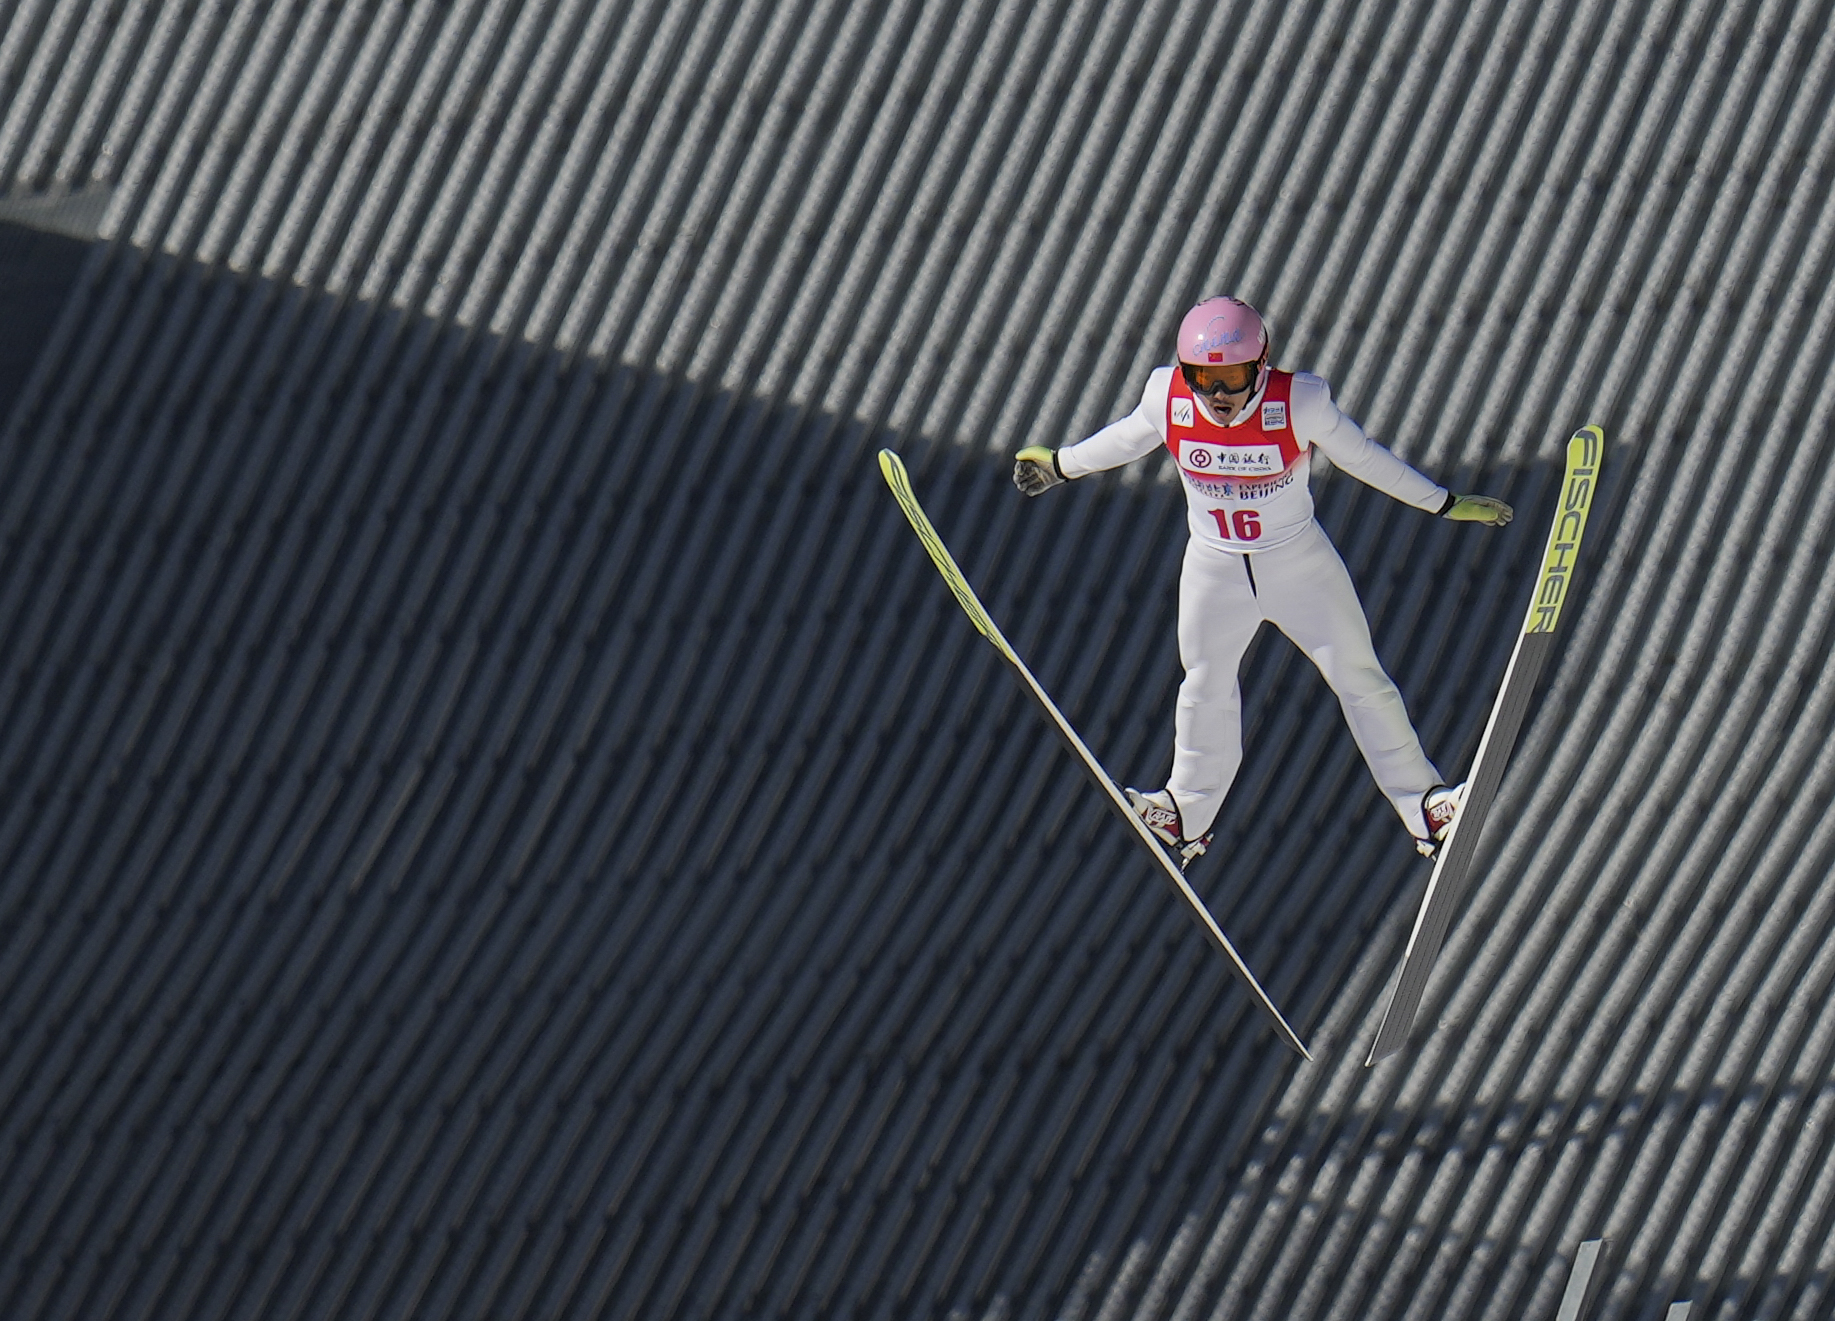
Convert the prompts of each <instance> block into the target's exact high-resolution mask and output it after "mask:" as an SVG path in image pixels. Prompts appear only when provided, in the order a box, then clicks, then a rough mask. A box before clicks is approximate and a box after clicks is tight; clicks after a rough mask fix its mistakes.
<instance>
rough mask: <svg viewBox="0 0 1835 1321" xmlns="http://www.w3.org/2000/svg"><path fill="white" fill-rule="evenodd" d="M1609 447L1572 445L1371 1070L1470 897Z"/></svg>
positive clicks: (1398, 1030)
mask: <svg viewBox="0 0 1835 1321" xmlns="http://www.w3.org/2000/svg"><path fill="white" fill-rule="evenodd" d="M1605 447H1606V435H1605V432H1603V431H1602V430H1600V429H1599V428H1598V427H1596V426H1588V427H1582V428H1581V429H1580V430H1579V431H1576V432H1575V433H1574V435H1573V438H1572V439H1571V440H1569V441H1568V442H1567V473H1566V476H1565V477H1564V478H1563V480H1562V482H1561V499H1560V503H1559V504H1558V505H1557V506H1556V507H1555V519H1554V526H1553V527H1552V528H1551V529H1549V533H1548V548H1547V549H1546V550H1545V551H1544V552H1543V554H1542V571H1541V573H1540V574H1539V575H1538V576H1537V578H1536V587H1535V594H1534V595H1533V596H1531V597H1530V599H1529V613H1528V616H1527V617H1526V618H1525V619H1524V621H1523V629H1522V632H1520V633H1518V634H1517V639H1516V649H1515V650H1514V651H1512V652H1511V653H1510V664H1509V666H1508V667H1507V668H1506V669H1505V670H1504V682H1503V685H1502V687H1500V688H1499V689H1498V693H1497V700H1496V702H1494V703H1493V704H1492V706H1491V718H1490V720H1489V721H1487V722H1486V724H1485V732H1484V737H1483V738H1481V739H1480V740H1479V742H1478V755H1477V756H1475V757H1474V758H1473V759H1472V772H1471V775H1470V776H1469V777H1467V781H1466V790H1465V799H1464V801H1463V802H1461V803H1460V805H1459V813H1458V815H1457V816H1455V817H1454V818H1453V829H1452V833H1451V834H1450V835H1448V836H1447V839H1446V842H1445V843H1444V844H1442V845H1441V847H1440V856H1439V858H1438V860H1437V861H1436V862H1435V863H1434V874H1433V876H1432V877H1431V878H1430V879H1429V880H1428V882H1427V893H1426V894H1424V895H1422V896H1421V911H1420V912H1419V913H1417V914H1416V915H1415V920H1414V930H1413V931H1412V932H1410V933H1409V936H1408V948H1407V949H1406V950H1405V951H1404V952H1403V954H1402V968H1401V972H1400V974H1399V975H1398V976H1397V977H1396V981H1395V989H1394V990H1393V991H1392V992H1391V993H1390V996H1389V1004H1388V1007H1387V1008H1386V1009H1384V1010H1383V1021H1382V1025H1381V1026H1380V1027H1378V1028H1377V1030H1376V1044H1375V1045H1373V1046H1371V1048H1370V1057H1369V1058H1368V1059H1367V1060H1365V1061H1364V1063H1365V1064H1367V1065H1368V1064H1375V1063H1376V1062H1377V1061H1378V1060H1380V1059H1383V1058H1385V1057H1386V1056H1389V1055H1393V1054H1395V1052H1396V1051H1398V1050H1400V1049H1401V1048H1402V1047H1403V1046H1405V1045H1407V1044H1408V1033H1409V1031H1410V1029H1411V1028H1413V1026H1414V1020H1415V1014H1416V1013H1418V1012H1419V1011H1420V1008H1421V994H1422V992H1423V991H1425V990H1426V989H1427V977H1428V974H1429V973H1431V972H1432V971H1433V966H1434V959H1435V958H1436V957H1438V955H1439V953H1440V946H1441V943H1442V942H1443V941H1444V940H1445V939H1446V931H1447V928H1448V927H1449V926H1450V925H1451V924H1452V920H1453V913H1454V911H1455V910H1456V909H1457V908H1458V906H1459V901H1460V900H1461V899H1462V898H1464V897H1465V891H1466V883H1467V880H1468V878H1469V876H1470V873H1471V868H1472V859H1473V858H1474V857H1475V856H1476V855H1477V853H1478V844H1479V841H1480V839H1481V837H1482V836H1483V834H1484V828H1485V818H1486V817H1487V816H1489V815H1490V812H1491V804H1492V803H1493V802H1494V801H1495V800H1496V798H1497V790H1498V786H1499V785H1500V784H1501V783H1502V782H1503V778H1504V766H1505V764H1506V763H1508V762H1509V760H1510V751H1511V749H1512V748H1514V747H1515V746H1516V736H1517V732H1518V731H1519V730H1520V729H1521V728H1522V727H1523V717H1524V715H1525V714H1526V713H1527V711H1528V709H1529V699H1530V696H1531V695H1532V694H1533V693H1534V692H1535V686H1536V679H1537V677H1538V676H1539V675H1540V674H1541V673H1542V666H1543V664H1544V663H1545V662H1546V661H1547V660H1548V656H1549V653H1550V652H1552V651H1553V650H1554V649H1555V625H1556V623H1558V622H1559V621H1560V618H1561V606H1562V604H1563V603H1564V602H1565V601H1566V600H1567V591H1568V584H1569V582H1570V581H1572V579H1573V573H1574V563H1575V561H1576V560H1577V559H1578V558H1579V555H1580V538H1581V535H1582V534H1583V533H1584V532H1585V531H1586V526H1587V512H1588V510H1590V509H1591V508H1592V506H1593V492H1594V490H1595V489H1596V487H1597V486H1598V477H1599V463H1600V459H1601V458H1602V457H1603V456H1604V453H1605Z"/></svg>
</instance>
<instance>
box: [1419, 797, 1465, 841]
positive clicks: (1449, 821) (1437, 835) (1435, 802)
mask: <svg viewBox="0 0 1835 1321" xmlns="http://www.w3.org/2000/svg"><path fill="white" fill-rule="evenodd" d="M1463 802H1465V785H1463V784H1461V785H1459V786H1458V787H1457V788H1454V789H1449V788H1447V787H1446V786H1445V785H1444V784H1436V785H1435V786H1434V787H1433V788H1431V789H1429V790H1428V791H1427V792H1426V793H1424V794H1422V795H1421V815H1422V816H1423V817H1425V818H1426V819H1427V836H1428V837H1427V838H1426V839H1417V840H1415V842H1414V846H1415V851H1416V852H1418V853H1419V854H1420V855H1421V856H1422V857H1424V858H1431V857H1433V856H1434V854H1436V853H1438V852H1439V851H1440V846H1441V845H1442V844H1444V843H1446V837H1447V835H1449V834H1450V833H1452V829H1453V818H1454V817H1456V816H1458V815H1459V805H1460V804H1461V803H1463Z"/></svg>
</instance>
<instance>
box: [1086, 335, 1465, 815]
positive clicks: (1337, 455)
mask: <svg viewBox="0 0 1835 1321" xmlns="http://www.w3.org/2000/svg"><path fill="white" fill-rule="evenodd" d="M1162 444H1163V445H1165V446H1166V447H1167V449H1168V450H1170V451H1171V452H1172V456H1173V459H1174V461H1175V462H1176V463H1177V464H1178V469H1179V475H1180V479H1181V480H1182V481H1183V483H1184V486H1185V497H1186V503H1187V506H1188V511H1189V512H1188V520H1189V524H1190V530H1191V540H1190V541H1189V542H1188V543H1187V545H1186V548H1185V565H1184V571H1183V573H1182V574H1181V576H1180V579H1179V658H1180V660H1181V661H1182V662H1183V664H1184V666H1185V681H1184V682H1183V683H1182V684H1181V685H1180V687H1179V703H1178V709H1177V712H1176V713H1175V717H1174V738H1173V757H1172V775H1171V778H1170V779H1169V780H1168V781H1167V784H1166V787H1167V789H1169V790H1170V791H1171V793H1172V796H1173V801H1174V802H1175V803H1176V804H1177V805H1178V808H1179V815H1180V818H1181V824H1182V825H1183V827H1184V832H1185V836H1186V838H1188V839H1195V838H1197V837H1198V836H1200V835H1202V834H1203V833H1204V832H1205V831H1207V830H1209V829H1210V827H1211V823H1212V822H1213V821H1214V820H1215V819H1216V817H1217V813H1218V811H1219V809H1220V808H1221V807H1222V806H1223V799H1224V796H1225V795H1226V794H1227V793H1228V792H1229V790H1230V785H1231V783H1232V782H1233V781H1234V780H1235V778H1236V772H1237V769H1238V768H1239V767H1240V766H1241V765H1242V688H1241V685H1240V683H1239V681H1238V677H1237V671H1238V668H1239V666H1240V664H1241V661H1242V656H1243V653H1244V652H1245V651H1246V650H1247V649H1248V646H1249V643H1250V641H1251V639H1253V638H1254V636H1255V632H1256V630H1257V629H1258V628H1260V627H1261V624H1262V621H1263V620H1267V621H1269V622H1270V623H1272V624H1273V625H1274V626H1275V627H1276V628H1278V629H1280V630H1281V632H1283V633H1285V634H1286V635H1287V636H1288V637H1289V638H1291V639H1293V641H1294V643H1295V644H1296V645H1297V646H1298V647H1299V648H1300V650H1301V651H1303V652H1305V653H1306V655H1307V656H1308V657H1310V658H1311V659H1312V662H1313V663H1314V664H1315V665H1317V666H1318V667H1319V672H1320V673H1321V674H1323V675H1324V676H1325V681H1326V682H1327V683H1328V684H1330V685H1331V687H1332V691H1333V692H1335V693H1336V694H1337V695H1338V701H1339V705H1340V706H1341V707H1342V708H1343V710H1344V717H1345V720H1346V722H1347V723H1348V724H1349V725H1350V727H1351V735H1352V737H1353V738H1354V739H1355V740H1356V741H1357V746H1358V748H1359V750H1360V751H1362V753H1363V756H1364V761H1365V762H1366V763H1368V765H1369V767H1370V773H1371V775H1372V776H1374V777H1375V779H1376V783H1377V786H1378V787H1379V788H1380V789H1381V790H1382V792H1383V794H1384V796H1385V797H1387V798H1388V799H1389V801H1390V803H1391V804H1392V805H1393V806H1394V807H1395V811H1396V814H1397V815H1398V816H1400V817H1401V819H1402V822H1403V824H1404V825H1406V826H1407V827H1408V829H1409V831H1410V833H1412V834H1413V835H1415V836H1416V837H1418V838H1419V837H1425V836H1426V835H1427V824H1426V822H1425V820H1424V819H1423V818H1422V815H1421V795H1422V794H1423V793H1424V792H1426V791H1427V790H1428V789H1431V788H1433V787H1434V786H1435V785H1437V784H1439V783H1441V777H1440V772H1439V771H1438V770H1436V769H1435V767H1434V765H1433V763H1432V762H1430V761H1429V760H1428V759H1427V754H1426V753H1425V752H1423V751H1422V749H1421V740H1420V738H1419V736H1418V735H1416V733H1415V731H1414V726H1413V724H1412V723H1410V721H1409V719H1408V711H1407V709H1406V707H1405V706H1404V705H1403V703H1402V695H1401V693H1400V692H1399V691H1397V689H1396V686H1395V684H1394V682H1393V681H1392V680H1391V679H1390V678H1389V676H1388V674H1387V673H1386V672H1385V671H1384V670H1383V667H1382V664H1381V662H1379V661H1378V660H1377V658H1376V650H1375V648H1374V646H1373V645H1372V643H1371V641H1370V625H1369V621H1368V620H1366V619H1365V617H1364V612H1363V606H1362V604H1361V603H1360V602H1359V601H1358V599H1357V589H1356V588H1355V587H1354V586H1352V583H1351V576H1350V574H1349V573H1348V572H1347V571H1346V569H1345V567H1344V561H1343V560H1342V559H1341V558H1339V555H1338V551H1337V550H1336V548H1334V547H1333V545H1332V543H1331V541H1330V539H1329V538H1328V537H1327V536H1326V535H1325V529H1324V528H1322V527H1320V526H1319V523H1318V521H1317V520H1316V519H1315V518H1314V517H1313V500H1312V492H1311V490H1310V489H1309V487H1308V483H1307V478H1308V475H1309V473H1310V471H1311V447H1312V446H1314V445H1317V446H1318V447H1319V448H1320V449H1322V450H1324V451H1325V453H1326V455H1327V456H1328V457H1329V458H1330V459H1331V461H1332V462H1333V463H1335V464H1337V465H1338V466H1339V467H1340V468H1343V469H1344V470H1345V471H1346V472H1348V473H1350V474H1351V475H1352V476H1353V477H1356V478H1358V479H1359V480H1360V481H1363V482H1365V483H1367V484H1369V485H1370V486H1373V487H1375V488H1376V489H1377V490H1379V491H1382V492H1384V493H1385V494H1387V495H1390V496H1393V497H1394V498H1396V499H1397V500H1400V501H1402V502H1403V503H1405V504H1410V505H1413V506H1415V507H1416V508H1418V509H1424V510H1428V511H1433V512H1438V511H1439V510H1440V509H1441V508H1442V507H1443V506H1444V505H1445V503H1446V499H1447V490H1446V488H1445V487H1443V486H1440V485H1438V484H1436V483H1435V482H1433V481H1432V480H1430V479H1429V478H1427V477H1425V476H1423V475H1422V474H1421V473H1419V472H1417V471H1416V470H1415V469H1413V468H1411V467H1409V465H1408V464H1407V463H1405V462H1403V461H1402V460H1401V459H1399V458H1397V457H1396V456H1395V455H1394V454H1391V453H1390V452H1389V451H1388V450H1386V449H1384V448H1383V447H1382V446H1381V445H1379V444H1377V443H1376V442H1375V441H1373V440H1371V439H1370V438H1369V437H1368V436H1366V435H1365V434H1364V432H1363V428H1361V427H1359V426H1358V425H1357V423H1356V422H1354V421H1352V420H1351V419H1350V418H1349V417H1347V416H1346V415H1345V414H1344V413H1343V412H1341V411H1340V410H1339V408H1338V406H1337V405H1336V404H1334V403H1333V402H1332V395H1331V390H1330V388H1329V387H1328V386H1327V385H1326V383H1325V382H1324V381H1323V380H1321V379H1320V378H1319V377H1317V376H1313V375H1310V374H1309V373H1306V372H1280V371H1269V372H1268V373H1267V378H1266V380H1265V381H1264V382H1263V385H1262V387H1261V389H1260V390H1259V391H1258V392H1257V393H1256V395H1255V396H1254V397H1253V398H1252V399H1251V400H1250V401H1249V404H1248V406H1247V407H1246V408H1244V409H1243V410H1242V412H1241V413H1240V414H1239V415H1238V416H1237V418H1236V420H1235V422H1233V423H1232V424H1231V425H1229V426H1227V427H1223V426H1219V425H1217V423H1216V422H1215V421H1214V420H1213V419H1212V418H1211V417H1210V415H1209V414H1208V412H1207V411H1206V409H1205V406H1204V403H1203V401H1202V400H1197V399H1194V398H1193V396H1192V392H1191V389H1190V387H1189V386H1187V385H1186V383H1185V380H1184V377H1183V375H1182V374H1181V373H1179V372H1177V371H1176V370H1174V369H1173V368H1171V367H1161V368H1158V369H1157V370H1155V371H1154V372H1153V374H1152V375H1150V376H1149V377H1148V378H1147V388H1146V389H1145V390H1144V391H1143V392H1142V394H1141V402H1140V407H1138V408H1136V409H1135V410H1134V411H1133V412H1132V413H1130V414H1129V415H1128V416H1127V417H1124V418H1122V419H1121V420H1120V421H1118V422H1113V423H1110V424H1109V425H1108V426H1106V427H1104V428H1103V429H1102V430H1100V431H1098V432H1097V433H1096V434H1095V435H1093V436H1090V437H1089V438H1087V439H1085V440H1082V441H1079V442H1078V443H1076V444H1075V445H1068V446H1066V447H1065V448H1063V449H1061V450H1059V451H1058V464H1059V466H1060V468H1061V469H1062V471H1063V474H1064V475H1065V476H1066V477H1082V476H1086V475H1087V474H1089V473H1093V472H1100V471H1102V470H1104V469H1107V468H1114V467H1118V466H1120V465H1121V464H1124V463H1128V462H1130V461H1131V460H1134V459H1137V458H1140V457H1141V456H1142V455H1144V454H1147V453H1149V452H1150V451H1151V450H1153V449H1154V447H1156V446H1158V445H1162Z"/></svg>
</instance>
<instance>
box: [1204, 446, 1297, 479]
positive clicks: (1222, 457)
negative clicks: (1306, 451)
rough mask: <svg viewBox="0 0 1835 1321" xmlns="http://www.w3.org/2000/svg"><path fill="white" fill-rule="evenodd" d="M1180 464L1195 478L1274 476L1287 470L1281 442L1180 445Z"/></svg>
mask: <svg viewBox="0 0 1835 1321" xmlns="http://www.w3.org/2000/svg"><path fill="white" fill-rule="evenodd" d="M1179 465H1180V466H1181V467H1182V468H1184V469H1185V471H1186V472H1188V473H1191V474H1192V475H1193V476H1194V477H1206V476H1209V477H1273V476H1277V475H1278V474H1280V473H1281V472H1283V471H1284V470H1285V465H1284V464H1283V463H1282V462H1281V447H1280V446H1279V445H1206V444H1202V443H1200V442H1198V441H1194V440H1188V441H1186V442H1184V443H1183V444H1182V445H1180V446H1179Z"/></svg>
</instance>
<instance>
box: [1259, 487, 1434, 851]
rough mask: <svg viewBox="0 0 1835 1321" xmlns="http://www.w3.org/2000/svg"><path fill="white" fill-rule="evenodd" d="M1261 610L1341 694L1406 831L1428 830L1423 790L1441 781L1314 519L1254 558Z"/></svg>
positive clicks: (1373, 769) (1359, 605)
mask: <svg viewBox="0 0 1835 1321" xmlns="http://www.w3.org/2000/svg"><path fill="white" fill-rule="evenodd" d="M1255 582H1256V587H1257V588H1258V590H1259V600H1260V603H1261V608H1262V612H1263V613H1264V614H1265V615H1266V616H1267V617H1268V618H1269V619H1270V620H1271V621H1273V623H1274V624H1275V626H1276V627H1277V628H1279V629H1280V630H1281V632H1283V633H1285V634H1286V635H1287V636H1288V637H1290V638H1292V639H1293V641H1294V643H1295V644H1296V645H1297V646H1298V647H1299V648H1300V650H1301V651H1304V652H1305V653H1306V654H1307V655H1308V656H1310V657H1311V658H1312V661H1313V664H1315V665H1317V666H1318V667H1319V672H1320V673H1321V674H1323V675H1324V676H1325V681H1326V682H1327V683H1328V684H1330V685H1331V686H1332V691H1333V692H1335V693H1337V694H1338V703H1339V705H1340V706H1341V707H1343V709H1344V718H1345V722H1346V723H1347V724H1349V725H1350V727H1351V737H1352V738H1354V739H1355V740H1356V741H1357V747H1358V750H1359V751H1360V752H1362V753H1363V756H1364V761H1365V762H1366V763H1367V764H1368V765H1369V767H1370V774H1371V775H1372V776H1374V777H1375V779H1376V784H1377V787H1378V788H1379V789H1381V790H1382V791H1383V796H1384V797H1386V798H1387V799H1388V800H1389V802H1390V803H1391V804H1392V805H1393V806H1394V807H1395V811H1396V815H1397V816H1399V817H1401V818H1402V823H1403V824H1404V825H1406V826H1407V827H1408V829H1409V832H1410V833H1412V834H1413V835H1415V836H1416V837H1417V838H1424V837H1426V835H1427V823H1426V821H1425V820H1424V819H1423V817H1422V815H1421V795H1422V794H1423V793H1425V792H1426V791H1427V790H1429V789H1431V788H1433V787H1434V786H1435V785H1436V784H1439V783H1441V779H1440V772H1439V771H1438V770H1436V769H1435V768H1434V764H1433V763H1432V762H1431V761H1429V760H1428V759H1427V754H1426V753H1425V752H1424V751H1422V749H1421V739H1420V736H1419V735H1418V734H1416V733H1415V729H1414V725H1413V723H1412V722H1411V721H1410V720H1409V719H1408V708H1407V707H1406V706H1405V705H1404V704H1403V702H1402V694H1401V692H1400V691H1399V690H1398V689H1397V688H1396V686H1395V683H1394V681H1393V680H1391V679H1390V677H1389V675H1388V674H1387V673H1386V672H1385V671H1384V669H1383V667H1382V663H1381V662H1380V661H1378V660H1377V658H1376V648H1375V646H1374V645H1373V644H1372V642H1371V640H1370V623H1369V620H1367V619H1366V618H1365V617H1364V612H1363V605H1362V603H1361V602H1359V601H1358V599H1357V588H1356V587H1355V586H1354V585H1353V584H1352V582H1351V575H1350V573H1349V572H1348V571H1347V570H1346V569H1345V567H1344V560H1343V559H1341V558H1340V557H1339V555H1338V551H1337V549H1336V548H1335V547H1334V546H1333V545H1332V543H1331V540H1330V538H1328V537H1327V536H1326V535H1325V530H1324V529H1323V528H1321V527H1320V526H1319V525H1318V524H1317V523H1315V524H1313V525H1312V527H1311V528H1309V529H1308V530H1307V531H1306V533H1304V534H1303V535H1302V536H1300V537H1299V538H1297V539H1296V540H1294V541H1292V542H1290V543H1288V544H1287V545H1285V546H1282V547H1280V548H1279V549H1278V550H1271V551H1265V552H1263V553H1261V554H1259V555H1257V556H1256V557H1255Z"/></svg>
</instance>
